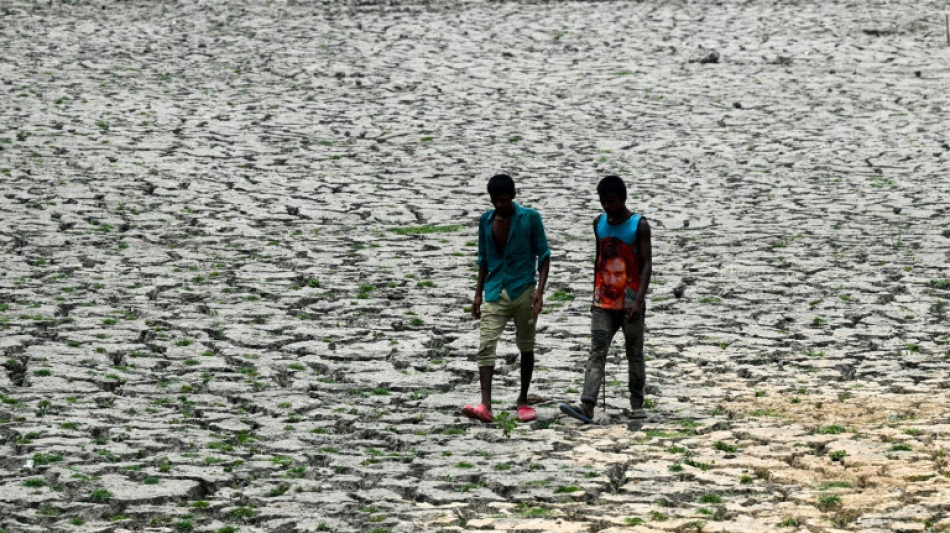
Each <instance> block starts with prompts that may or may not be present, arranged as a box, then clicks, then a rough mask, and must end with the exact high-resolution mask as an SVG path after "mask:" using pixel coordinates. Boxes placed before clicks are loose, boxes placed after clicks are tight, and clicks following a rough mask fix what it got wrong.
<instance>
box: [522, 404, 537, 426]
mask: <svg viewBox="0 0 950 533" xmlns="http://www.w3.org/2000/svg"><path fill="white" fill-rule="evenodd" d="M518 418H520V419H521V421H522V422H531V421H532V420H537V419H538V413H536V412H534V408H533V407H530V406H527V405H522V406H520V407H518Z"/></svg>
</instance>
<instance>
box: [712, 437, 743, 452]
mask: <svg viewBox="0 0 950 533" xmlns="http://www.w3.org/2000/svg"><path fill="white" fill-rule="evenodd" d="M713 448H715V449H717V450H719V451H721V452H726V453H736V452H737V451H739V448H737V447H736V446H733V445H732V444H729V443H726V442H723V441H721V440H717V441H716V442H715V443H713Z"/></svg>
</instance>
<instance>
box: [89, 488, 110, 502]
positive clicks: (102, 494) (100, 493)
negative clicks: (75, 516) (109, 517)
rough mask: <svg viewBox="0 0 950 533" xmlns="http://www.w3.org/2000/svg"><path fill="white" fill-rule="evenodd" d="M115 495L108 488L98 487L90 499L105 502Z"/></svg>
mask: <svg viewBox="0 0 950 533" xmlns="http://www.w3.org/2000/svg"><path fill="white" fill-rule="evenodd" d="M114 497H115V495H114V494H112V493H111V492H109V491H108V490H107V489H96V490H94V491H92V493H91V494H90V495H89V499H91V500H92V501H94V502H105V501H109V500H111V499H112V498H114Z"/></svg>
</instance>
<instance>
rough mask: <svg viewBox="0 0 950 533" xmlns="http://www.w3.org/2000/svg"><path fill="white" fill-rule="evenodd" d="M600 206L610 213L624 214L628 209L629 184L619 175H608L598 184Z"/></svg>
mask: <svg viewBox="0 0 950 533" xmlns="http://www.w3.org/2000/svg"><path fill="white" fill-rule="evenodd" d="M597 196H599V197H600V206H601V207H603V208H604V211H606V212H607V214H608V215H622V214H623V213H624V212H625V211H626V209H627V186H626V185H625V184H624V182H623V180H622V179H620V177H618V176H607V177H605V178H604V179H602V180H600V183H598V184H597Z"/></svg>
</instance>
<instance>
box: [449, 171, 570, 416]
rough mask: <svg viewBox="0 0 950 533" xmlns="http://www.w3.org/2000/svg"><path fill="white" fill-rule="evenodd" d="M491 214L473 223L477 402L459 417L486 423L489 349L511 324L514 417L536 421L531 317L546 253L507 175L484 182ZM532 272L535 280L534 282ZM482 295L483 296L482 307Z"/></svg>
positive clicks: (491, 371) (543, 280)
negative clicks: (516, 375)
mask: <svg viewBox="0 0 950 533" xmlns="http://www.w3.org/2000/svg"><path fill="white" fill-rule="evenodd" d="M488 195H489V197H490V198H491V203H492V206H493V207H494V209H493V210H491V211H487V212H485V213H484V214H482V216H481V218H480V219H479V221H478V284H477V285H476V287H475V300H474V301H473V302H472V317H473V318H475V319H481V321H482V322H481V339H480V342H479V347H478V374H479V383H480V384H481V390H482V403H481V404H480V405H478V406H475V407H472V406H471V405H466V406H465V407H463V408H462V414H464V415H465V416H467V417H469V418H474V419H476V420H481V421H482V422H491V421H492V420H493V416H492V413H491V384H492V378H493V377H494V375H495V350H496V347H497V345H498V339H499V338H500V337H501V333H502V332H503V331H504V329H505V325H507V324H508V320H509V319H514V321H515V327H516V329H517V333H516V336H515V342H516V344H517V346H518V350H519V351H520V352H521V393H520V394H519V396H518V400H517V407H518V418H520V419H521V420H523V421H525V422H528V421H531V420H534V419H535V418H537V414H536V413H535V412H534V409H532V408H531V406H529V405H528V387H529V385H530V384H531V376H532V374H533V373H534V337H535V330H536V326H537V317H538V314H540V313H541V309H542V307H543V306H544V298H543V294H544V286H545V285H546V284H547V281H548V270H549V268H550V266H551V250H550V249H549V248H548V239H547V236H546V235H545V234H544V225H543V224H542V222H541V215H540V214H538V212H537V211H535V210H534V209H529V208H527V207H523V206H521V205H518V204H517V203H515V202H514V201H513V200H514V198H515V183H514V181H513V180H512V179H511V177H510V176H507V175H505V174H498V175H496V176H492V178H491V179H490V180H489V181H488ZM535 272H538V279H537V281H536V280H535ZM482 292H484V293H485V302H484V307H483V305H482Z"/></svg>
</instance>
